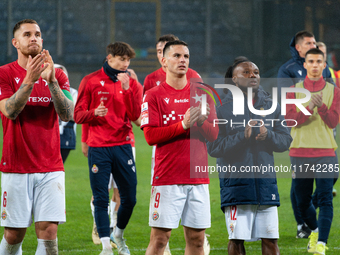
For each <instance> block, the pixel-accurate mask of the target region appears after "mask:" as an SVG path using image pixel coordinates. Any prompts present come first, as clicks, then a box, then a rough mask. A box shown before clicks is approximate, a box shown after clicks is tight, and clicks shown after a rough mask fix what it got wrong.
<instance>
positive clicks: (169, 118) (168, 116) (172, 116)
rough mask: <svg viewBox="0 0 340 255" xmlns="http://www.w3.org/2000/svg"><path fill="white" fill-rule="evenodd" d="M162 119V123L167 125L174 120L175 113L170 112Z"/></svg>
mask: <svg viewBox="0 0 340 255" xmlns="http://www.w3.org/2000/svg"><path fill="white" fill-rule="evenodd" d="M163 119H164V122H163V123H164V124H168V122H169V121H170V120H176V116H175V111H171V113H170V114H169V115H166V114H164V115H163Z"/></svg>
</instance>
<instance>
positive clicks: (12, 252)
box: [0, 237, 22, 255]
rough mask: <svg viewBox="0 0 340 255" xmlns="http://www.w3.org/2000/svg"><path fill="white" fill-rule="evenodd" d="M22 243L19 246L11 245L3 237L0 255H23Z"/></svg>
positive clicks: (0, 244)
mask: <svg viewBox="0 0 340 255" xmlns="http://www.w3.org/2000/svg"><path fill="white" fill-rule="evenodd" d="M21 244H22V242H21V243H18V244H13V245H12V244H9V243H7V241H6V239H5V237H2V241H1V243H0V254H2V255H22V248H21Z"/></svg>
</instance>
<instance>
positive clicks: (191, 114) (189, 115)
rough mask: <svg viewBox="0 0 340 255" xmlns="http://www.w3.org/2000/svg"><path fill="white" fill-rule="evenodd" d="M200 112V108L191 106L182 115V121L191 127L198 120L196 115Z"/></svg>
mask: <svg viewBox="0 0 340 255" xmlns="http://www.w3.org/2000/svg"><path fill="white" fill-rule="evenodd" d="M200 113H201V109H200V108H198V107H193V106H191V107H190V108H189V109H188V110H187V111H186V112H185V115H184V119H183V123H184V125H185V126H186V127H187V128H191V127H192V126H193V125H194V124H195V122H196V121H197V120H198V116H199V115H200Z"/></svg>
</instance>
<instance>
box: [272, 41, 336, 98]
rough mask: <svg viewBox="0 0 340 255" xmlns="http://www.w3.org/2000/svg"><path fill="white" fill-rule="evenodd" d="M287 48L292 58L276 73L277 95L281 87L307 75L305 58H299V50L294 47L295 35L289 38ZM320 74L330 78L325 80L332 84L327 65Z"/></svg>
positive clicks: (292, 83)
mask: <svg viewBox="0 0 340 255" xmlns="http://www.w3.org/2000/svg"><path fill="white" fill-rule="evenodd" d="M289 48H290V53H291V54H292V58H291V59H290V60H288V61H287V62H286V63H284V64H283V65H282V66H281V67H280V69H279V72H278V74H277V78H278V81H277V85H278V90H279V95H281V88H283V87H290V86H293V85H295V84H296V83H298V82H300V81H303V80H304V79H305V78H306V76H307V71H306V69H305V68H304V67H303V63H304V62H305V59H304V58H301V57H300V55H299V52H298V51H297V50H296V49H295V37H293V39H292V40H291V42H290V44H289ZM322 76H323V77H324V78H330V79H327V81H328V82H331V83H332V84H334V81H333V80H332V79H331V78H332V75H331V73H330V71H329V69H328V65H327V67H326V68H325V69H324V70H323V72H322Z"/></svg>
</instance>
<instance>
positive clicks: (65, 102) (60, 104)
mask: <svg viewBox="0 0 340 255" xmlns="http://www.w3.org/2000/svg"><path fill="white" fill-rule="evenodd" d="M48 87H49V89H50V92H51V96H52V100H53V103H54V109H55V110H56V112H57V113H58V115H59V117H60V119H61V120H62V121H65V122H68V121H70V120H73V113H74V104H73V102H72V101H71V100H70V99H68V98H67V97H66V96H65V94H64V93H63V91H62V90H61V89H60V87H59V84H58V82H57V81H53V82H51V83H48Z"/></svg>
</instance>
